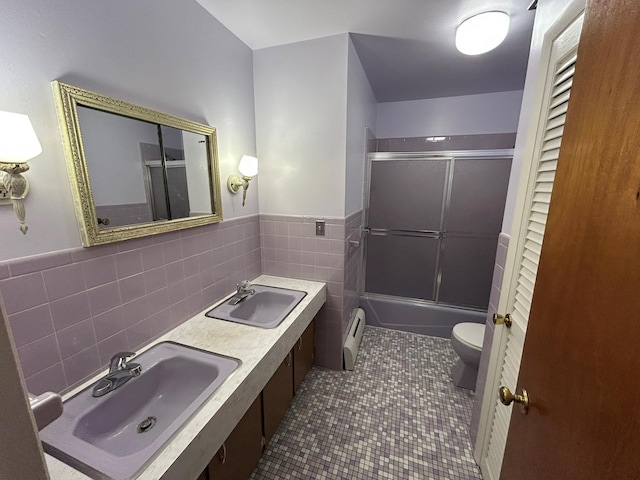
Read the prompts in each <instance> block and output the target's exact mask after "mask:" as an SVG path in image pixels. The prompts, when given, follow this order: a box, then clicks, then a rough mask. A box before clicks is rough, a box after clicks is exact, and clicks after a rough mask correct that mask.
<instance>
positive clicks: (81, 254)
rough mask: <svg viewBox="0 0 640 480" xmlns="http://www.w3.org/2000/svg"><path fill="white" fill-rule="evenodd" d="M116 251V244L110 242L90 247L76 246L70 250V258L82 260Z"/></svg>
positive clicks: (76, 260)
mask: <svg viewBox="0 0 640 480" xmlns="http://www.w3.org/2000/svg"><path fill="white" fill-rule="evenodd" d="M115 253H118V245H117V244H115V243H112V244H110V245H98V246H96V247H91V248H76V249H73V250H71V260H72V261H73V262H82V261H85V260H93V259H94V258H99V257H104V256H106V255H113V254H115Z"/></svg>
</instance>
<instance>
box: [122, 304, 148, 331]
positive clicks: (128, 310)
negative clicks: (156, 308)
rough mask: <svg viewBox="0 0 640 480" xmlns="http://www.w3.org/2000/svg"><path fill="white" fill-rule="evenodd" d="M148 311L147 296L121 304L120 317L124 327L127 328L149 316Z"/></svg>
mask: <svg viewBox="0 0 640 480" xmlns="http://www.w3.org/2000/svg"><path fill="white" fill-rule="evenodd" d="M149 312H150V310H149V298H148V297H147V296H144V297H140V298H138V299H136V300H133V301H132V302H129V303H125V304H124V305H122V318H123V320H124V324H125V327H127V328H129V327H131V326H133V325H135V324H136V323H138V322H140V321H141V320H143V319H145V318H147V317H149Z"/></svg>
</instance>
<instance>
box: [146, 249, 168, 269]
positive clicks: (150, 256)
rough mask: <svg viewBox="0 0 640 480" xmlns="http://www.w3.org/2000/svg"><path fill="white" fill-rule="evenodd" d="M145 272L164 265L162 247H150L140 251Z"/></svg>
mask: <svg viewBox="0 0 640 480" xmlns="http://www.w3.org/2000/svg"><path fill="white" fill-rule="evenodd" d="M140 258H141V260H142V268H143V270H145V271H146V270H152V269H154V268H157V267H160V266H162V265H163V264H164V255H163V253H162V245H150V246H148V247H145V248H143V249H141V250H140Z"/></svg>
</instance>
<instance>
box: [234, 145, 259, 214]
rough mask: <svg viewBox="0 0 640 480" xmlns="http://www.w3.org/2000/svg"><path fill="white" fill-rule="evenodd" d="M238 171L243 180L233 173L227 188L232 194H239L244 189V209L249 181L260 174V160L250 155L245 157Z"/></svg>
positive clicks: (241, 160)
mask: <svg viewBox="0 0 640 480" xmlns="http://www.w3.org/2000/svg"><path fill="white" fill-rule="evenodd" d="M238 171H239V172H240V174H241V175H242V178H240V177H239V176H238V175H236V174H235V173H232V174H231V175H229V179H228V180H227V186H228V187H229V191H231V192H232V193H238V192H239V191H240V187H242V206H243V207H244V202H245V200H246V198H247V189H248V188H249V181H250V180H251V179H252V178H253V177H255V176H256V175H257V174H258V159H257V158H256V157H251V156H249V155H243V156H242V158H241V159H240V164H239V165H238Z"/></svg>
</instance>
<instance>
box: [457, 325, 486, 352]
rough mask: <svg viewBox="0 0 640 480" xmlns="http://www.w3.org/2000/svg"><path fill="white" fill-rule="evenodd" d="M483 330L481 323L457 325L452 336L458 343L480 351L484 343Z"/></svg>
mask: <svg viewBox="0 0 640 480" xmlns="http://www.w3.org/2000/svg"><path fill="white" fill-rule="evenodd" d="M484 328H485V326H484V324H482V323H471V322H465V323H458V324H457V325H456V326H455V327H453V332H452V334H453V336H454V337H456V340H458V341H459V342H460V343H462V344H464V345H465V346H467V347H469V348H473V349H474V350H478V351H480V350H482V343H483V341H484Z"/></svg>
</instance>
